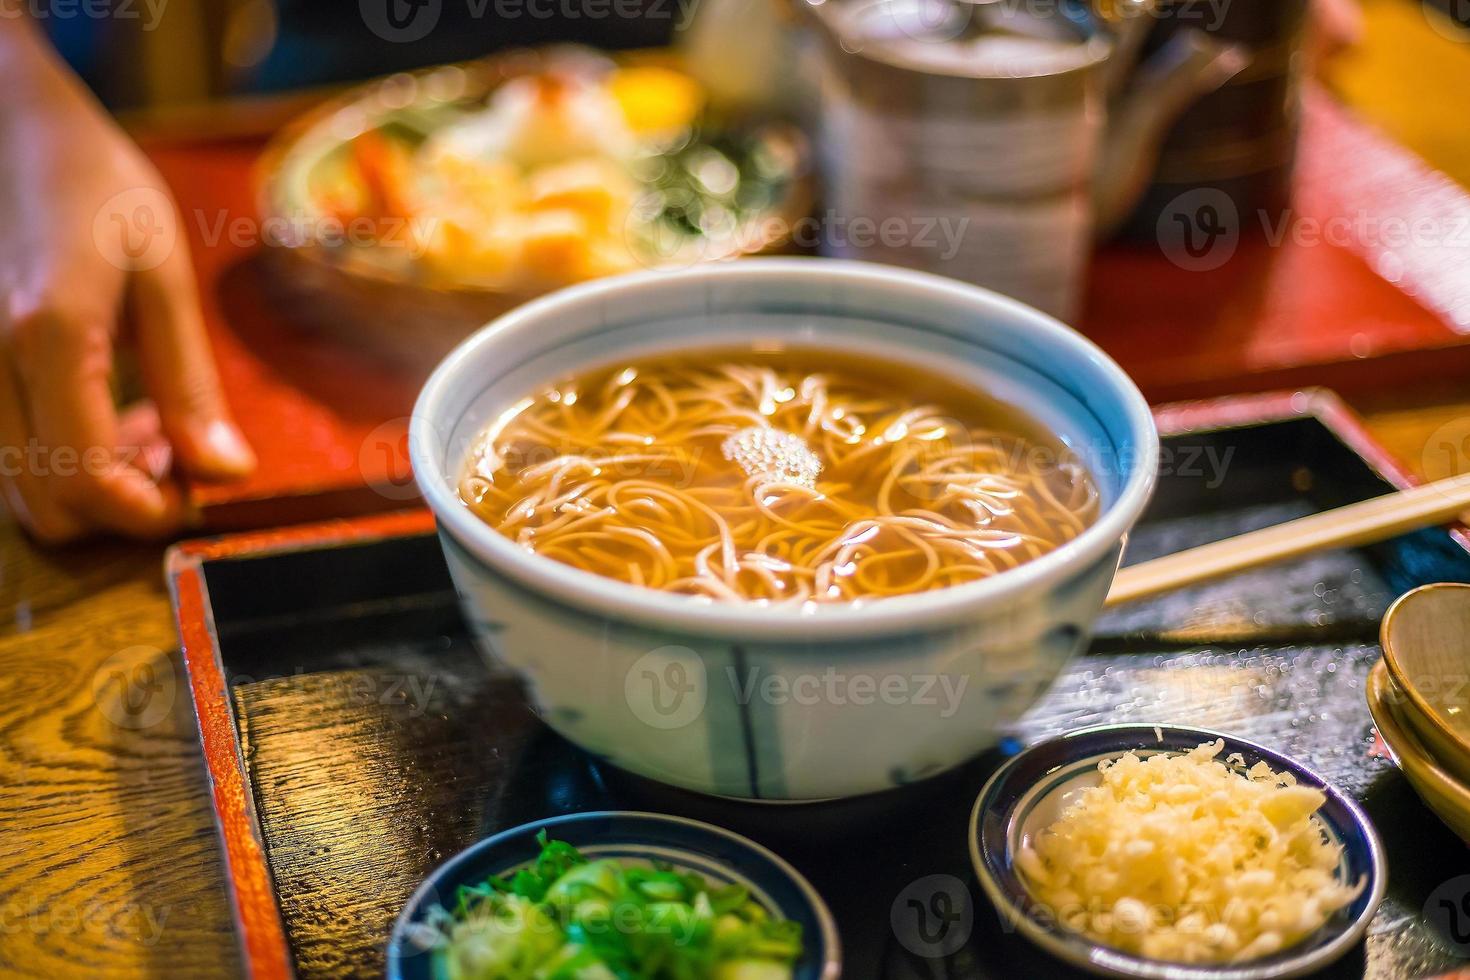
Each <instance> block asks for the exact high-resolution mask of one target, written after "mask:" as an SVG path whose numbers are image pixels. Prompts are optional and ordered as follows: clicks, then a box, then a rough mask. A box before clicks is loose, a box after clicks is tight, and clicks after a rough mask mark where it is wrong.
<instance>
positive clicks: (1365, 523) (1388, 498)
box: [1107, 473, 1470, 606]
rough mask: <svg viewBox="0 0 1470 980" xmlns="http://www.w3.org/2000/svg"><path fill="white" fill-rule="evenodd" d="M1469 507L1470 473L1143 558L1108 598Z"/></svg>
mask: <svg viewBox="0 0 1470 980" xmlns="http://www.w3.org/2000/svg"><path fill="white" fill-rule="evenodd" d="M1467 511H1470V473H1464V474H1461V475H1460V476H1452V477H1449V478H1447V479H1444V480H1436V481H1435V482H1433V483H1426V484H1424V485H1423V486H1418V487H1412V488H1410V489H1408V490H1400V491H1398V492H1396V493H1389V494H1384V495H1383V496H1381V497H1374V498H1373V499H1371V500H1364V501H1360V502H1359V503H1356V504H1348V505H1347V506H1346V507H1337V508H1334V509H1333V510H1325V511H1323V512H1322V513H1320V514H1312V515H1311V516H1310V517H1301V518H1298V519H1297V520H1294V521H1287V522H1286V523H1284V524H1277V525H1275V526H1273V527H1267V528H1262V529H1261V530H1259V531H1251V532H1249V533H1247V534H1240V535H1236V536H1235V537H1233V538H1225V539H1224V540H1222V541H1215V542H1212V543H1210V544H1206V545H1200V546H1199V547H1198V548H1190V549H1188V550H1186V551H1180V552H1176V553H1175V554H1172V555H1166V556H1164V557H1163V558H1155V559H1153V560H1152V561H1146V562H1140V563H1139V564H1137V565H1133V566H1131V567H1129V568H1124V569H1122V570H1120V571H1119V572H1118V575H1117V577H1116V578H1114V580H1113V588H1112V590H1111V591H1110V592H1108V599H1107V604H1108V605H1109V606H1116V605H1119V604H1121V603H1124V602H1132V601H1134V600H1136V599H1144V598H1147V597H1149V596H1152V595H1157V594H1159V593H1160V592H1167V591H1169V590H1170V589H1180V588H1183V587H1185V586H1187V585H1195V584H1197V583H1200V582H1205V581H1208V580H1210V579H1216V578H1222V577H1224V576H1226V575H1233V574H1235V573H1236V572H1243V571H1246V570H1248V569H1252V568H1257V567H1259V566H1261V565H1268V564H1271V563H1272V562H1278V561H1285V560H1287V559H1289V558H1298V557H1300V556H1302V555H1306V554H1310V553H1312V552H1314V551H1326V550H1328V549H1331V548H1351V547H1355V546H1358V545H1365V544H1373V543H1374V542H1377V541H1384V540H1386V539H1388V538H1392V537H1394V536H1396V535H1399V534H1403V533H1405V532H1407V531H1414V530H1418V529H1419V528H1423V527H1431V526H1433V525H1436V524H1447V523H1449V522H1450V521H1453V520H1455V519H1456V518H1458V517H1460V516H1461V515H1463V514H1466V512H1467Z"/></svg>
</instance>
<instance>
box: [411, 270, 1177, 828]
mask: <svg viewBox="0 0 1470 980" xmlns="http://www.w3.org/2000/svg"><path fill="white" fill-rule="evenodd" d="M755 340H764V341H771V340H779V341H783V342H786V343H788V344H790V345H792V346H818V347H821V346H832V347H837V348H842V349H846V350H861V351H868V352H871V353H873V354H874V355H876V356H879V357H885V358H889V359H893V360H902V361H905V362H915V363H918V364H923V365H927V366H929V367H931V368H933V369H936V370H940V371H943V372H945V373H948V374H950V375H952V376H954V377H956V378H959V379H961V380H966V379H968V380H970V381H972V382H974V383H977V384H981V385H984V386H985V387H986V388H987V390H989V391H990V392H992V393H993V394H996V395H998V396H999V397H1002V398H1004V399H1007V400H1009V401H1012V402H1013V403H1015V404H1017V405H1018V406H1020V407H1022V408H1023V409H1025V410H1027V411H1028V412H1030V413H1031V414H1032V415H1034V416H1035V417H1037V418H1038V419H1039V420H1040V421H1042V422H1044V423H1045V424H1047V425H1048V426H1050V427H1051V428H1052V429H1053V430H1054V431H1055V432H1057V433H1059V434H1060V435H1061V436H1062V438H1063V439H1064V440H1065V441H1066V442H1067V443H1068V445H1069V446H1070V447H1071V448H1072V449H1073V450H1074V451H1076V452H1078V453H1079V454H1081V456H1082V458H1083V459H1084V460H1085V461H1086V462H1087V464H1088V465H1089V466H1090V467H1091V469H1092V471H1093V474H1094V476H1095V478H1096V479H1097V481H1098V483H1099V485H1100V488H1101V490H1102V494H1103V513H1102V515H1101V517H1100V518H1099V520H1098V521H1097V523H1096V524H1094V525H1093V526H1092V527H1091V528H1089V529H1088V530H1087V531H1086V532H1084V533H1083V534H1082V535H1080V536H1079V537H1078V538H1077V539H1076V540H1074V541H1072V542H1070V543H1069V544H1067V545H1066V546H1064V547H1062V548H1060V549H1057V550H1056V551H1054V552H1052V553H1050V554H1048V555H1045V556H1043V557H1042V558H1040V559H1037V560H1035V561H1032V562H1029V563H1027V564H1026V565H1024V566H1022V567H1020V568H1018V569H1015V570H1013V571H1010V572H1006V573H1005V574H1003V575H999V576H996V577H993V578H991V579H987V580H984V581H980V582H975V583H970V584H967V585H961V586H956V587H953V588H949V589H943V590H938V591H934V592H929V593H924V594H922V595H914V596H904V597H899V598H893V599H887V600H883V601H879V602H872V603H868V604H865V605H862V606H859V607H852V606H840V607H839V606H824V607H819V608H815V609H807V610H802V609H798V608H784V607H761V606H757V605H753V604H752V605H737V604H711V603H708V602H703V601H700V600H697V599H692V598H690V597H685V596H676V595H668V594H664V593H661V592H657V591H654V590H649V589H641V588H637V587H635V586H631V585H626V584H623V583H619V582H614V581H612V580H609V579H604V578H601V577H599V576H596V575H593V574H590V573H587V572H583V571H580V570H578V569H574V568H571V567H569V566H566V565H563V564H560V563H558V562H555V561H552V560H550V559H545V558H541V557H538V556H536V555H533V554H530V553H528V552H526V551H524V550H522V549H520V548H518V547H517V546H516V545H514V544H513V543H512V542H511V541H510V540H508V539H506V538H504V537H502V536H500V535H498V534H497V533H496V532H495V531H493V530H492V529H491V528H489V527H488V526H486V525H485V524H483V523H482V522H481V521H480V520H479V519H478V518H476V517H475V516H474V515H473V514H471V513H470V512H469V511H468V510H467V509H466V508H465V507H464V505H463V504H462V503H461V502H460V501H459V499H458V496H457V494H456V489H455V487H456V483H457V480H458V477H459V475H460V472H461V467H462V465H463V461H464V459H465V458H466V456H467V453H468V448H469V445H470V442H471V440H472V439H473V438H474V437H475V436H476V435H477V434H478V432H479V431H480V430H481V429H482V428H483V427H484V426H485V425H486V424H487V423H488V421H489V420H490V419H491V418H493V417H494V416H495V415H497V414H498V413H499V412H501V411H503V410H504V408H505V407H506V406H507V405H509V404H511V403H512V402H514V401H515V400H517V399H518V398H520V397H523V396H524V395H525V394H526V393H527V392H529V391H531V390H533V389H534V388H535V387H536V386H537V385H538V384H540V383H544V382H547V381H550V380H552V379H554V378H557V377H561V376H564V375H565V374H567V373H569V372H573V371H576V370H578V369H581V368H585V367H589V366H592V365H596V364H600V363H606V362H607V361H610V360H615V359H618V358H623V357H632V356H639V355H642V354H650V353H658V352H665V351H671V350H679V349H698V348H706V347H715V346H731V345H739V344H742V343H748V342H752V341H755ZM410 453H411V456H412V459H413V465H414V470H415V473H416V476H417V478H418V481H419V484H420V487H421V488H422V490H423V493H424V496H425V498H426V500H427V501H428V503H429V505H430V507H432V509H433V510H434V513H435V515H436V517H437V519H438V522H439V527H440V537H441V539H442V540H443V542H444V546H445V554H446V556H447V558H448V561H449V567H450V571H451V573H452V574H453V576H454V580H455V583H456V585H457V587H458V589H459V591H460V594H461V599H462V602H463V606H464V609H465V612H466V615H467V617H468V619H469V621H470V623H471V624H472V628H473V629H474V631H475V633H476V636H477V638H478V639H479V640H480V641H481V642H482V645H483V646H484V647H485V648H486V649H487V651H488V652H489V653H490V654H491V655H492V656H494V657H496V658H497V659H499V660H501V661H503V662H505V663H507V664H509V665H510V666H511V667H512V668H514V669H516V670H517V671H519V672H520V673H521V674H522V675H523V676H524V677H525V678H526V680H527V682H528V685H529V688H530V691H531V696H532V698H533V700H534V701H535V703H536V705H537V707H538V708H539V710H540V711H541V713H542V716H543V717H544V718H545V719H546V721H547V722H548V724H550V725H551V726H552V727H553V728H555V729H556V730H557V731H559V732H561V733H562V734H563V735H565V736H566V737H567V738H569V739H570V740H572V741H573V742H576V743H577V744H579V745H581V746H582V747H584V748H586V749H587V750H589V751H590V752H593V753H594V754H596V755H598V756H601V757H603V758H606V759H608V760H609V761H611V762H613V763H614V764H616V765H619V766H621V767H623V768H626V769H629V770H631V771H634V772H637V773H640V774H642V775H645V776H650V777H652V778H655V779H659V780H662V781H664V782H668V783H672V784H675V785H678V786H683V787H686V788H689V789H693V790H698V791H701V792H706V793H714V794H718V795H723V796H732V797H738V798H745V799H768V800H804V799H823V798H831V797H841V796H851V795H857V794H862V793H868V792H874V791H877V790H881V789H886V788H889V787H892V786H895V785H902V784H903V783H905V782H909V781H912V780H916V779H921V778H924V777H927V776H930V775H934V774H936V773H939V772H942V771H944V770H946V769H949V768H951V767H953V766H956V765H958V764H960V763H962V762H964V761H966V760H967V759H970V758H972V757H973V756H974V755H976V754H977V753H978V752H980V751H982V750H983V749H985V748H987V747H988V746H989V745H991V744H992V743H993V742H994V741H995V738H996V732H997V729H998V727H999V726H1000V725H1001V724H1002V723H1003V722H1005V721H1008V720H1010V719H1011V718H1013V717H1014V716H1015V715H1017V714H1019V713H1020V712H1021V711H1023V710H1024V709H1025V708H1026V707H1028V706H1029V705H1030V704H1031V703H1032V702H1033V701H1034V700H1035V699H1036V697H1038V696H1039V695H1040V694H1041V693H1042V692H1043V691H1044V690H1045V689H1046V687H1047V685H1048V684H1049V683H1050V682H1051V680H1052V679H1053V678H1054V677H1055V676H1056V673H1057V672H1058V671H1059V670H1060V669H1061V667H1062V665H1063V664H1064V663H1065V662H1066V661H1067V660H1068V659H1069V658H1070V657H1071V656H1072V655H1073V654H1075V653H1076V652H1077V651H1078V650H1079V649H1081V648H1082V647H1083V646H1084V645H1085V643H1086V641H1087V637H1088V635H1089V632H1090V627H1091V623H1092V620H1093V619H1094V617H1095V616H1096V615H1097V613H1098V611H1099V610H1100V608H1101V606H1102V602H1103V598H1104V597H1105V596H1106V594H1107V590H1108V587H1109V585H1110V584H1111V582H1112V579H1113V573H1114V571H1115V569H1116V567H1117V562H1118V559H1119V556H1120V554H1121V551H1122V546H1123V539H1124V536H1125V534H1126V532H1127V530H1128V528H1129V527H1131V526H1132V524H1133V523H1134V522H1135V521H1136V520H1137V519H1138V517H1139V514H1140V513H1141V512H1142V510H1143V507H1144V505H1145V504H1146V502H1147V500H1148V497H1149V494H1150V492H1151V491H1152V488H1153V482H1154V474H1155V471H1156V469H1157V459H1158V437H1157V434H1156V432H1155V430H1154V425H1153V419H1152V416H1151V415H1150V413H1149V410H1148V407H1147V405H1146V404H1145V402H1144V400H1143V398H1142V397H1141V396H1140V395H1139V393H1138V391H1137V389H1136V388H1135V387H1134V386H1133V384H1132V383H1131V382H1130V381H1129V380H1128V378H1127V376H1126V375H1124V374H1123V372H1122V371H1121V370H1120V369H1119V368H1118V366H1117V365H1116V364H1114V363H1113V362H1112V361H1111V360H1109V359H1108V358H1107V357H1106V355H1104V354H1103V353H1102V352H1101V351H1100V350H1098V349H1097V348H1096V347H1095V346H1093V345H1092V344H1091V343H1090V342H1088V341H1087V340H1086V339H1084V338H1083V337H1081V336H1080V335H1078V334H1076V333H1075V332H1073V331H1071V330H1070V329H1068V328H1066V327H1064V326H1062V325H1061V324H1060V323H1057V322H1056V321H1055V320H1052V319H1051V318H1050V317H1047V316H1045V315H1044V314H1041V313H1039V312H1037V311H1035V310H1032V309H1030V308H1029V307H1026V306H1023V305H1021V304H1020V303H1017V302H1015V301H1013V300H1009V299H1006V298H1004V297H1002V296H999V295H996V294H994V293H991V292H988V291H986V290H983V289H979V288H976V287H972V286H966V285H963V284H960V283H957V282H953V281H951V280H948V279H944V278H941V277H937V276H931V275H926V274H923V273H915V272H908V271H903V270H898V269H892V268H887V267H884V266H877V265H871V264H865V263H855V262H840V261H833V260H822V259H754V260H743V261H740V262H734V263H729V264H723V265H715V266H709V267H701V268H696V269H692V270H688V271H683V272H676V273H666V272H665V273H643V274H637V275H632V276H624V277H618V278H613V279H606V280H601V281H598V282H594V283H589V284H586V285H582V286H577V287H573V288H571V289H567V290H563V291H561V292H558V293H554V294H552V295H550V296H547V297H545V298H543V299H540V300H537V301H535V302H532V303H529V304H527V305H525V306H523V307H520V308H519V309H517V310H515V311H512V312H511V313H509V314H507V315H506V316H504V317H501V318H500V319H498V320H496V321H495V322H494V323H492V324H490V325H489V326H487V327H485V328H484V329H483V330H481V331H480V332H478V333H477V334H475V335H474V336H473V337H471V338H470V339H469V340H468V341H466V342H465V343H464V344H463V345H461V346H460V347H459V348H458V349H457V350H456V351H455V352H454V353H453V354H451V355H450V356H449V358H448V359H446V360H445V361H444V363H443V364H442V365H441V366H440V367H439V369H438V370H437V371H436V372H435V373H434V376H433V377H432V378H431V379H430V380H429V382H428V384H427V386H426V387H425V388H424V391H423V394H422V395H421V396H420V399H419V403H418V406H417V408H416V409H415V415H414V419H413V424H412V429H411V433H410Z"/></svg>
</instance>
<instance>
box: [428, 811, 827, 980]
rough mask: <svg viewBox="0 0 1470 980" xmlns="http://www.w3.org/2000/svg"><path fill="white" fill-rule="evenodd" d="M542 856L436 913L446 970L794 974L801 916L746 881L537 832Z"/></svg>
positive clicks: (484, 977)
mask: <svg viewBox="0 0 1470 980" xmlns="http://www.w3.org/2000/svg"><path fill="white" fill-rule="evenodd" d="M536 841H537V843H539V844H540V845H541V853H540V855H538V856H537V858H536V861H535V862H534V863H533V864H532V865H531V866H530V867H526V868H522V869H521V870H519V871H517V872H516V873H515V874H514V875H512V876H510V877H509V878H501V877H491V878H489V879H487V880H486V881H484V882H482V883H480V884H478V885H470V886H461V887H460V888H459V889H457V890H456V892H455V896H454V901H453V903H452V904H451V905H450V906H449V907H448V908H439V909H435V910H434V911H433V912H431V913H430V918H429V921H430V923H431V924H432V925H433V926H434V927H435V929H436V930H437V931H438V933H439V935H440V937H441V939H442V941H441V942H439V943H438V945H437V946H436V947H435V951H434V956H435V963H434V967H435V969H434V973H435V975H436V976H438V977H443V978H446V980H789V978H790V977H791V975H792V966H793V964H794V963H795V962H796V961H797V959H798V958H799V957H800V956H801V951H802V945H801V926H800V925H799V924H798V923H795V922H789V921H786V920H780V919H772V918H771V917H770V916H769V915H768V914H767V912H766V910H765V909H764V908H763V907H762V906H761V905H760V904H759V903H757V902H756V901H754V900H753V899H752V898H751V897H750V893H749V892H747V891H746V890H745V889H744V888H742V887H741V886H739V885H726V886H725V887H722V888H711V887H710V886H709V885H708V884H707V883H706V882H705V880H704V878H703V877H701V876H700V875H697V874H693V873H690V872H687V871H679V870H677V869H675V868H672V867H668V866H666V865H655V866H652V867H648V866H642V865H625V864H623V863H622V862H620V861H618V860H615V859H611V858H608V859H602V860H592V861H589V860H588V859H587V858H586V857H585V856H583V855H582V853H581V852H580V851H578V850H577V849H576V848H575V847H572V846H571V845H570V844H567V843H566V842H564V841H556V840H549V839H548V838H547V835H546V832H545V831H542V832H541V833H539V834H537V835H536Z"/></svg>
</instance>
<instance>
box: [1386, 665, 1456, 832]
mask: <svg viewBox="0 0 1470 980" xmlns="http://www.w3.org/2000/svg"><path fill="white" fill-rule="evenodd" d="M1406 703H1407V698H1405V696H1404V692H1403V691H1401V690H1399V689H1398V688H1397V687H1396V686H1395V684H1394V682H1393V678H1392V677H1390V676H1389V673H1388V668H1387V666H1386V664H1385V662H1384V661H1379V662H1378V663H1377V664H1375V665H1374V667H1373V669H1372V670H1371V671H1369V673H1368V713H1369V714H1371V715H1372V716H1373V724H1374V726H1375V727H1376V728H1377V729H1378V734H1379V735H1380V736H1381V737H1382V738H1383V743H1384V744H1385V745H1386V746H1388V750H1389V752H1390V753H1392V755H1393V758H1394V761H1395V762H1397V763H1398V766H1399V769H1400V770H1402V771H1403V774H1404V776H1405V777H1406V778H1407V779H1408V780H1409V785H1410V786H1412V787H1414V792H1416V793H1418V794H1419V798H1420V799H1421V800H1423V801H1424V803H1425V805H1426V806H1428V807H1429V809H1430V810H1433V811H1434V815H1435V816H1437V817H1439V819H1440V820H1441V821H1443V823H1444V824H1445V826H1447V827H1449V828H1450V829H1451V830H1453V831H1454V832H1455V834H1456V835H1458V836H1459V837H1460V839H1461V840H1463V841H1465V842H1466V843H1470V788H1467V787H1466V786H1465V785H1464V784H1463V783H1461V782H1459V781H1458V780H1457V779H1455V777H1454V776H1453V775H1452V774H1450V773H1449V772H1447V771H1445V769H1444V768H1443V767H1442V766H1440V765H1439V764H1438V763H1437V762H1436V761H1435V759H1434V757H1433V756H1432V755H1431V754H1430V753H1429V751H1428V749H1427V748H1425V746H1424V744H1423V743H1422V742H1420V741H1419V739H1418V738H1417V737H1416V736H1415V734H1414V731H1413V729H1411V728H1410V727H1409V725H1408V724H1407V723H1406V722H1405V721H1404V719H1403V714H1402V710H1401V709H1402V708H1403V706H1404V704H1406Z"/></svg>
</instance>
